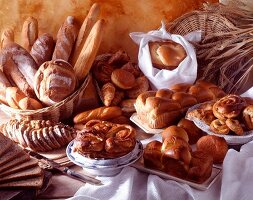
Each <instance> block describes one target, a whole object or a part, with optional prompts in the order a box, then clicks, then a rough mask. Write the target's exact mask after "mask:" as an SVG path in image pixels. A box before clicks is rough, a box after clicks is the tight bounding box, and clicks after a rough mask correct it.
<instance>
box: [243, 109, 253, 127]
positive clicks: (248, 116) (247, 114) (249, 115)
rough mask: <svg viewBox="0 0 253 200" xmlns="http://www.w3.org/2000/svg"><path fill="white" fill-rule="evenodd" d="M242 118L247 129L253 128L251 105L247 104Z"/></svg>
mask: <svg viewBox="0 0 253 200" xmlns="http://www.w3.org/2000/svg"><path fill="white" fill-rule="evenodd" d="M242 114H243V120H244V122H245V124H246V126H247V128H248V129H249V130H253V105H249V106H247V107H246V108H245V109H244V110H243V112H242Z"/></svg>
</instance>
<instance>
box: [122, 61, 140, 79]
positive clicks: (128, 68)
mask: <svg viewBox="0 0 253 200" xmlns="http://www.w3.org/2000/svg"><path fill="white" fill-rule="evenodd" d="M121 69H124V70H126V71H128V72H130V73H132V74H133V75H134V77H135V78H137V77H139V76H140V75H141V71H140V69H139V67H138V66H136V65H134V64H133V63H132V62H128V63H126V64H124V65H123V66H122V67H121Z"/></svg>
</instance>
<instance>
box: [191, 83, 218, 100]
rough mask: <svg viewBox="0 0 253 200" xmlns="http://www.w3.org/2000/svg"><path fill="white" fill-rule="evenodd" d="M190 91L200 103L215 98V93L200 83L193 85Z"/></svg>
mask: <svg viewBox="0 0 253 200" xmlns="http://www.w3.org/2000/svg"><path fill="white" fill-rule="evenodd" d="M188 93H189V94H191V95H193V96H195V97H196V98H197V100H198V103H202V102H205V101H211V100H213V99H215V96H214V94H213V93H212V92H211V91H210V90H209V89H206V88H205V87H202V86H200V85H193V86H191V87H190V88H189V91H188Z"/></svg>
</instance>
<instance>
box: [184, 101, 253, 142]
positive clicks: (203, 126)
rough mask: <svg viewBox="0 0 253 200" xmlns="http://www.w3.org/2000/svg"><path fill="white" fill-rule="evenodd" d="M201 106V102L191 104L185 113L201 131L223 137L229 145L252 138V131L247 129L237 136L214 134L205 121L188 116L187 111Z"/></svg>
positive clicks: (248, 140)
mask: <svg viewBox="0 0 253 200" xmlns="http://www.w3.org/2000/svg"><path fill="white" fill-rule="evenodd" d="M200 106H201V104H197V105H194V106H192V107H191V108H189V109H188V111H187V113H186V119H189V120H191V121H193V122H194V124H195V125H196V126H197V127H198V128H200V129H201V130H202V131H204V132H206V133H207V134H209V135H216V136H218V137H223V138H224V139H225V140H226V141H227V143H228V144H230V145H241V144H246V143H248V142H250V141H251V140H252V139H253V131H247V132H244V135H242V136H239V135H221V134H216V133H214V132H212V130H211V129H210V126H208V125H207V124H206V123H204V122H203V121H201V120H199V119H197V118H195V117H188V113H189V112H190V111H192V110H195V109H198V108H199V107H200Z"/></svg>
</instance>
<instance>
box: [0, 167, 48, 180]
mask: <svg viewBox="0 0 253 200" xmlns="http://www.w3.org/2000/svg"><path fill="white" fill-rule="evenodd" d="M42 175H43V170H42V169H41V168H40V167H39V166H34V167H32V168H28V169H25V170H22V171H20V172H16V173H13V174H9V175H6V176H4V177H1V178H0V183H7V182H12V181H19V180H25V179H29V178H34V177H37V176H42Z"/></svg>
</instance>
